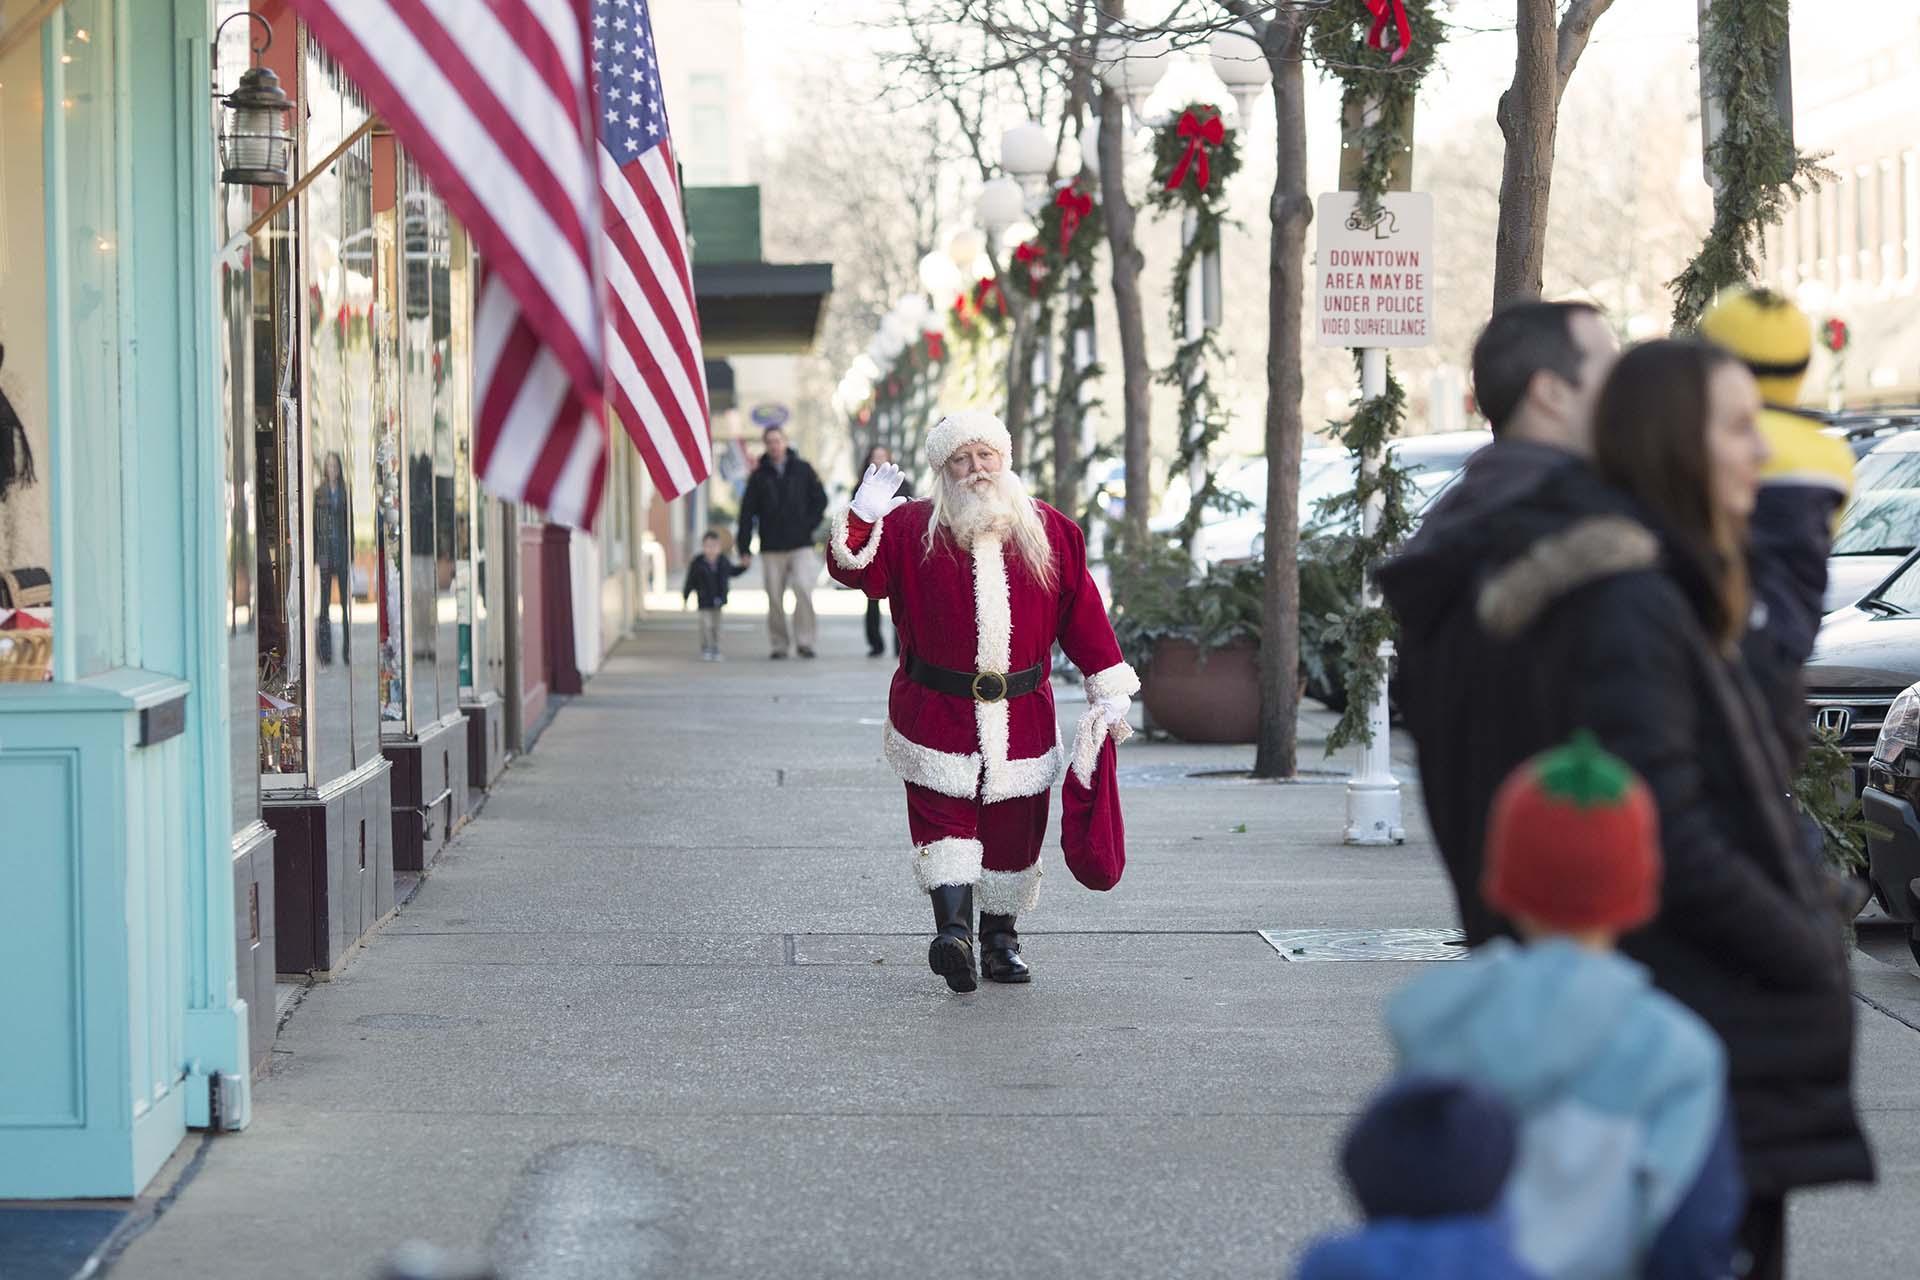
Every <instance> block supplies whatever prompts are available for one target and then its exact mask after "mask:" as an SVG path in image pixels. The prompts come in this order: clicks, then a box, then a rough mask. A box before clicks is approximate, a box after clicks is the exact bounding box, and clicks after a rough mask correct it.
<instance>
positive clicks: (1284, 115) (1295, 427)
mask: <svg viewBox="0 0 1920 1280" xmlns="http://www.w3.org/2000/svg"><path fill="white" fill-rule="evenodd" d="M1220 3H1221V7H1222V8H1224V9H1226V10H1227V11H1228V12H1229V13H1231V14H1232V15H1234V16H1235V17H1237V18H1240V19H1242V20H1244V21H1245V22H1246V23H1247V25H1248V26H1249V27H1250V28H1251V29H1252V31H1253V34H1254V38H1255V39H1257V40H1258V41H1259V42H1260V47H1261V49H1262V50H1263V51H1264V52H1265V54H1266V58H1267V65H1268V66H1269V67H1271V68H1272V69H1273V112H1274V124H1275V138H1276V142H1275V160H1276V162H1277V170H1278V171H1277V174H1276V176H1275V178H1274V184H1273V200H1272V202H1271V204H1270V205H1269V206H1268V216H1269V218H1270V219H1271V221H1272V224H1273V234H1272V237H1271V239H1270V240H1269V242H1268V244H1269V248H1268V257H1267V428H1266V453H1267V528H1266V563H1265V570H1266V598H1265V602H1264V608H1263V609H1262V611H1261V626H1260V738H1259V742H1258V744H1257V746H1256V749H1255V753H1254V763H1253V773H1254V776H1255V777H1258V778H1287V777H1291V776H1293V774H1294V772H1295V770H1296V768H1297V767H1298V764H1299V741H1298V739H1299V728H1300V692H1299V689H1300V686H1299V671H1300V565H1299V552H1300V441H1301V436H1302V434H1303V431H1304V426H1303V422H1302V418H1301V404H1300V401H1301V396H1302V394H1303V392H1304V390H1305V380H1304V376H1303V372H1302V368H1301V351H1302V346H1303V344H1304V342H1305V340H1306V333H1305V328H1304V316H1303V312H1304V310H1305V300H1306V292H1307V228H1308V227H1309V226H1310V225H1311V224H1312V222H1313V199H1312V197H1311V196H1310V195H1309V194H1308V192H1307V86H1306V68H1305V59H1306V37H1307V28H1308V27H1309V26H1310V25H1311V24H1312V22H1313V18H1314V15H1315V13H1316V12H1317V11H1318V9H1319V7H1320V6H1319V5H1317V4H1310V3H1302V4H1282V5H1275V6H1263V5H1255V4H1250V3H1246V2H1245V0H1220Z"/></svg>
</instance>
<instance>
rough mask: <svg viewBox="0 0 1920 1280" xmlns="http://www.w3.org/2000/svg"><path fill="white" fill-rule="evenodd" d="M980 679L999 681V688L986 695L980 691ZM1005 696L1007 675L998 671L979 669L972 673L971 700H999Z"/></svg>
mask: <svg viewBox="0 0 1920 1280" xmlns="http://www.w3.org/2000/svg"><path fill="white" fill-rule="evenodd" d="M982 680H994V681H997V682H998V683H999V688H998V689H997V690H996V691H995V692H994V693H993V694H992V696H988V695H987V694H985V693H982V692H981V691H980V682H981V681H982ZM1006 696H1007V677H1006V676H1005V675H1003V674H1002V673H1000V672H998V671H980V672H976V673H975V674H974V677H973V700H974V701H975V702H1000V701H1002V700H1004V699H1005V698H1006Z"/></svg>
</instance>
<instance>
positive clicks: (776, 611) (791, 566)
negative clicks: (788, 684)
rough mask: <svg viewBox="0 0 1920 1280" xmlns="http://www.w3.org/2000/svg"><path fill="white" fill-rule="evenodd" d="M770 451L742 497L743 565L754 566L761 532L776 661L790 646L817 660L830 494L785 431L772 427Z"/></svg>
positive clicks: (767, 437) (762, 568)
mask: <svg viewBox="0 0 1920 1280" xmlns="http://www.w3.org/2000/svg"><path fill="white" fill-rule="evenodd" d="M763 439H764V441H765V443H766V446H767V451H766V452H765V453H763V454H762V455H760V465H759V466H757V467H755V468H754V471H753V475H752V476H751V477H749V478H748V480H747V491H746V493H745V494H744V495H742V496H741V499H740V535H739V538H738V539H737V541H738V542H739V543H740V563H741V564H742V565H743V566H744V565H750V564H752V563H753V535H754V530H755V527H756V526H757V527H758V529H759V532H760V550H761V557H760V558H761V561H762V563H761V566H760V576H761V579H762V580H763V581H764V582H765V583H766V588H767V634H768V636H769V638H770V639H771V640H772V641H773V652H772V655H771V656H772V657H773V658H775V659H776V660H778V659H781V658H785V657H786V656H787V649H788V646H789V645H793V646H794V647H796V648H797V649H798V650H799V653H800V656H801V657H803V658H811V657H813V656H814V649H813V645H814V637H815V634H816V630H817V623H816V620H815V618H814V614H813V580H814V576H815V574H816V573H818V570H817V569H816V568H815V567H814V561H813V536H814V531H815V530H817V529H818V528H819V527H820V521H821V519H822V517H824V516H825V515H826V514H827V490H826V487H825V486H824V485H822V484H821V483H820V477H819V475H818V474H816V473H815V472H814V469H813V468H812V467H811V466H809V465H808V464H807V461H806V459H804V458H802V457H801V456H800V455H799V454H797V453H795V452H794V451H793V449H792V448H791V447H790V446H789V445H788V444H787V433H786V432H784V431H782V430H781V429H780V428H779V427H768V428H767V430H766V434H765V436H764V437H763ZM789 588H791V589H792V591H793V630H792V634H791V636H790V635H789V633H788V630H787V591H788V589H789Z"/></svg>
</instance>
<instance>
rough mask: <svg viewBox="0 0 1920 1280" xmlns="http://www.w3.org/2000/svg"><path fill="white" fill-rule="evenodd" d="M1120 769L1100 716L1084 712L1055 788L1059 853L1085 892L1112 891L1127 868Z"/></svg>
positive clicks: (1111, 735)
mask: <svg viewBox="0 0 1920 1280" xmlns="http://www.w3.org/2000/svg"><path fill="white" fill-rule="evenodd" d="M1119 767H1120V766H1119V762H1118V760H1117V759H1116V757H1115V753H1114V749H1113V734H1112V733H1111V732H1110V731H1109V730H1108V728H1107V724H1106V720H1105V718H1104V717H1103V716H1101V715H1100V713H1099V711H1098V709H1096V708H1089V710H1088V713H1087V714H1086V715H1085V716H1083V717H1082V718H1081V721H1080V725H1079V728H1078V730H1077V732H1075V734H1074V743H1073V758H1072V760H1071V761H1070V762H1069V763H1068V766H1067V780H1066V783H1065V784H1064V785H1063V786H1062V787H1061V789H1060V852H1061V853H1062V854H1064V855H1065V857H1066V863H1067V870H1068V871H1070V872H1072V873H1073V878H1074V879H1075V880H1078V881H1079V882H1080V883H1081V884H1083V885H1085V886H1087V888H1089V889H1099V890H1103V891H1104V890H1107V889H1111V888H1113V886H1115V885H1117V884H1119V883H1120V873H1121V872H1123V871H1124V870H1126V866H1127V827H1126V822H1125V821H1124V819H1123V818H1122V817H1121V814H1120V781H1119V778H1118V777H1117V776H1116V770H1118V769H1119Z"/></svg>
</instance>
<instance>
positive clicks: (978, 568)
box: [973, 533, 1013, 757]
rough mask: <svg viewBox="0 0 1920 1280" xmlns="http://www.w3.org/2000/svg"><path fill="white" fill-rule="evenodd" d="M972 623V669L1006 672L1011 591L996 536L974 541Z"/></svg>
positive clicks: (1009, 655) (1003, 544) (1000, 542)
mask: <svg viewBox="0 0 1920 1280" xmlns="http://www.w3.org/2000/svg"><path fill="white" fill-rule="evenodd" d="M973 622H974V627H975V629H976V630H977V631H978V633H979V637H980V638H979V641H978V644H977V645H976V647H975V649H974V654H973V664H974V670H976V671H1000V672H1004V671H1006V670H1007V668H1008V667H1009V666H1010V665H1011V664H1012V662H1013V589H1012V588H1011V587H1010V586H1009V585H1008V583H1007V556H1006V542H1005V541H1004V540H1003V539H1002V538H1001V537H1000V535H999V534H997V533H989V534H982V535H981V536H980V537H978V538H976V539H974V543H973ZM981 705H983V706H991V705H1000V704H993V703H983V704H981ZM983 741H984V739H983ZM1001 754H1002V756H1003V757H1004V756H1005V754H1006V753H1005V752H1002V753H1001Z"/></svg>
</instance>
